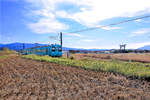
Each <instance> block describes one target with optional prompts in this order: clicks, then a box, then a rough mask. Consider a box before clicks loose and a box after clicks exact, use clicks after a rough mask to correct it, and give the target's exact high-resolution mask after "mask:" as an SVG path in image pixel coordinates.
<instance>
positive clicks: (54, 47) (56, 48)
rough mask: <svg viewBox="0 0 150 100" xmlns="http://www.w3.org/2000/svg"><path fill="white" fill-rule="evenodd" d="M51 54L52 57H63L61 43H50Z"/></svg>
mask: <svg viewBox="0 0 150 100" xmlns="http://www.w3.org/2000/svg"><path fill="white" fill-rule="evenodd" d="M50 56H52V57H61V56H62V48H61V45H59V44H51V45H50Z"/></svg>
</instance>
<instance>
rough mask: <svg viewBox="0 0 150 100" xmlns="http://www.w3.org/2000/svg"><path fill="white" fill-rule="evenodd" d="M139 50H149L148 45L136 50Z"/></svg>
mask: <svg viewBox="0 0 150 100" xmlns="http://www.w3.org/2000/svg"><path fill="white" fill-rule="evenodd" d="M138 49H140V50H150V45H146V46H144V47H141V48H138Z"/></svg>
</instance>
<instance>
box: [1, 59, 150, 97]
mask: <svg viewBox="0 0 150 100" xmlns="http://www.w3.org/2000/svg"><path fill="white" fill-rule="evenodd" d="M0 99H1V100H150V82H148V81H141V80H136V79H135V80H132V79H127V78H126V77H124V76H121V75H118V74H113V73H107V72H95V71H90V70H84V69H79V68H75V67H69V66H62V65H58V64H53V63H48V62H38V61H33V60H28V59H23V58H20V57H13V58H6V59H3V60H0Z"/></svg>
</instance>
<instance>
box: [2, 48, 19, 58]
mask: <svg viewBox="0 0 150 100" xmlns="http://www.w3.org/2000/svg"><path fill="white" fill-rule="evenodd" d="M12 54H13V55H14V54H17V52H15V51H13V50H6V51H0V59H4V58H7V57H10V56H11V55H12Z"/></svg>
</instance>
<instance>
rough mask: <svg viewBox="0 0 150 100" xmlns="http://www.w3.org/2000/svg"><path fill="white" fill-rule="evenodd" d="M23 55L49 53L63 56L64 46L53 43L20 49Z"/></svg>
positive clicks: (49, 54)
mask: <svg viewBox="0 0 150 100" xmlns="http://www.w3.org/2000/svg"><path fill="white" fill-rule="evenodd" d="M20 53H21V54H23V55H29V54H35V55H41V56H44V55H48V56H51V57H61V56H62V46H61V45H59V44H51V45H46V46H38V47H33V48H26V49H23V50H21V51H20Z"/></svg>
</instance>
